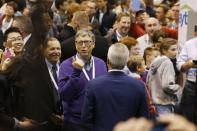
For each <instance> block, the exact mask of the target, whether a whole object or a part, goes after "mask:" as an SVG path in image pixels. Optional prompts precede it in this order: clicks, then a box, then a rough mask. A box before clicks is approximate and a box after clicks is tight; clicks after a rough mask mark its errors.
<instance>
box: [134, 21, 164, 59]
mask: <svg viewBox="0 0 197 131" xmlns="http://www.w3.org/2000/svg"><path fill="white" fill-rule="evenodd" d="M160 29H161V25H160V24H159V21H158V19H156V18H153V17H150V18H148V19H147V20H146V21H145V30H146V34H144V35H143V36H141V37H139V38H138V39H137V41H138V43H139V46H140V55H141V56H143V54H144V50H145V49H146V48H147V47H150V46H152V45H153V42H152V37H153V34H154V32H155V31H158V30H160Z"/></svg>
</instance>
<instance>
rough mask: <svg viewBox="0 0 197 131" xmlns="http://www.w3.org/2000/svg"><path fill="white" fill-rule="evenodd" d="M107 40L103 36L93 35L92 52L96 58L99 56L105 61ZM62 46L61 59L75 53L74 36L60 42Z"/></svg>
mask: <svg viewBox="0 0 197 131" xmlns="http://www.w3.org/2000/svg"><path fill="white" fill-rule="evenodd" d="M108 47H109V45H108V42H107V39H105V38H104V37H103V36H100V35H95V48H94V50H93V52H92V54H93V55H94V56H96V57H98V58H101V59H102V60H103V61H105V62H106V61H107V51H108ZM61 48H62V57H61V61H63V60H65V59H67V58H70V57H71V56H73V55H75V54H76V52H77V51H76V48H75V36H73V37H71V38H69V39H67V40H65V41H63V42H62V43H61Z"/></svg>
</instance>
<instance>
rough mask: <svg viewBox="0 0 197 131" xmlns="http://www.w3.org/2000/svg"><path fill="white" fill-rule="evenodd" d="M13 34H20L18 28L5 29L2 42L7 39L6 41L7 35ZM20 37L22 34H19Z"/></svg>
mask: <svg viewBox="0 0 197 131" xmlns="http://www.w3.org/2000/svg"><path fill="white" fill-rule="evenodd" d="M13 32H17V33H19V34H21V32H20V30H19V29H18V28H16V27H10V28H9V29H7V30H6V31H5V33H4V36H3V41H4V42H6V41H7V39H8V35H9V34H10V33H13ZM21 35H22V34H21Z"/></svg>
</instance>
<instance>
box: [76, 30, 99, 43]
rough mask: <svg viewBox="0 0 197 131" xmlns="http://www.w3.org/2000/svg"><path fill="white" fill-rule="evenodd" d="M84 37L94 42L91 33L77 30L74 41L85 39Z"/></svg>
mask: <svg viewBox="0 0 197 131" xmlns="http://www.w3.org/2000/svg"><path fill="white" fill-rule="evenodd" d="M85 36H89V37H90V38H91V39H92V41H93V42H95V36H94V34H93V33H92V31H89V30H78V31H77V33H76V35H75V40H76V39H77V38H78V37H85Z"/></svg>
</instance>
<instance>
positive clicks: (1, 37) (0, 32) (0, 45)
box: [0, 30, 4, 49]
mask: <svg viewBox="0 0 197 131" xmlns="http://www.w3.org/2000/svg"><path fill="white" fill-rule="evenodd" d="M0 49H4V46H3V32H2V30H0Z"/></svg>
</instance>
